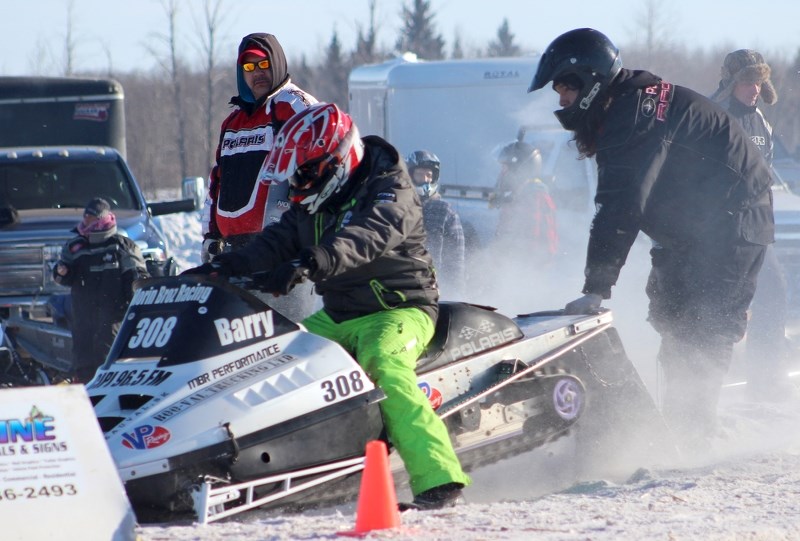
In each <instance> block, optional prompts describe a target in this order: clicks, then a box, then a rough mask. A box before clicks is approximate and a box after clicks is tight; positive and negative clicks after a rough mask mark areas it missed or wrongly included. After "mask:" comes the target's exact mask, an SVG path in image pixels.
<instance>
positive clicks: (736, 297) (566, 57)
mask: <svg viewBox="0 0 800 541" xmlns="http://www.w3.org/2000/svg"><path fill="white" fill-rule="evenodd" d="M551 81H552V83H553V89H554V90H555V91H556V92H557V93H558V94H559V104H560V106H561V107H562V109H560V110H558V111H556V113H555V114H556V117H557V118H558V119H559V121H560V122H561V124H562V125H563V126H564V127H565V128H566V129H568V130H571V131H573V132H575V140H576V143H577V145H578V148H579V150H580V151H581V153H582V154H583V155H584V156H595V157H596V160H597V167H598V183H597V194H596V197H595V203H596V206H597V212H596V215H595V217H594V220H593V223H592V229H591V233H590V237H589V246H588V252H587V259H586V269H585V275H586V280H585V284H584V288H583V293H584V294H585V295H584V296H583V297H581V298H579V299H577V300H575V301H573V302H570V303H569V304H567V306H566V309H565V310H566V312H567V313H590V312H592V311H594V310H596V309H597V308H599V306H600V304H601V301H602V299H608V298H610V296H611V287H612V286H613V285H614V284H615V283H616V281H617V278H618V276H619V272H620V269H621V267H622V265H623V264H624V263H625V260H626V258H627V256H628V252H629V250H630V248H631V245H632V244H633V242H634V240H635V238H636V236H637V234H638V233H639V231H642V232H644V233H645V234H647V235H648V236H649V237H650V238H651V239H652V240H653V243H654V244H653V249H652V250H651V256H652V270H651V274H650V277H649V280H648V284H647V294H648V296H649V298H650V309H649V320H650V322H651V324H652V325H653V327H654V328H655V329H656V330H657V331H658V332H659V334H660V335H661V338H662V341H661V349H660V351H659V361H660V363H661V366H662V369H663V373H664V376H665V382H666V389H665V392H664V405H663V407H664V413H665V415H666V417H667V420H668V421H669V422H670V423H671V425H672V426H673V428H674V429H676V431H679V432H680V433H681V434H682V435H684V436H687V438H688V439H689V440H690V441H689V443H691V442H692V441H693V442H695V443H697V442H698V441H699V440H702V439H703V438H704V437H707V436H708V435H710V433H711V432H712V431H713V429H714V426H715V421H716V406H717V402H718V398H719V391H720V388H721V384H722V380H723V377H724V375H725V373H726V372H727V369H728V366H729V364H730V361H731V355H732V349H733V344H734V343H735V342H737V341H739V340H740V339H741V338H742V336H743V334H744V331H745V328H746V325H747V318H746V310H747V308H748V305H749V304H750V300H751V299H752V298H753V293H754V291H755V284H756V278H757V274H758V271H759V268H760V267H761V264H762V261H763V259H764V252H765V250H766V246H767V245H768V244H770V243H771V242H773V237H774V222H773V212H772V195H771V190H770V184H771V179H770V172H769V170H768V168H767V165H766V163H765V162H764V160H763V158H762V157H761V156H760V155H759V153H758V150H757V149H756V147H755V146H754V145H752V144H751V143H750V141H749V139H748V136H747V134H746V133H745V132H744V130H743V129H742V127H741V125H740V124H739V123H738V122H737V121H736V120H735V119H733V118H732V117H731V116H730V115H729V114H728V113H727V112H726V111H724V110H723V109H722V108H720V107H719V106H717V105H716V104H714V103H713V102H711V101H710V100H709V99H708V98H706V97H703V96H701V95H699V94H697V93H695V92H693V91H691V90H689V89H687V88H683V87H680V86H675V85H672V84H670V83H668V82H666V81H663V80H661V78H660V77H657V76H656V75H653V74H652V73H648V72H646V71H631V70H627V69H623V68H622V63H621V61H620V58H619V51H618V49H617V48H616V47H615V46H614V44H613V43H612V42H611V41H610V40H609V39H608V38H607V37H606V36H604V35H603V34H602V33H600V32H597V31H596V30H592V29H588V28H584V29H578V30H572V31H570V32H567V33H565V34H563V35H561V36H559V37H558V38H556V39H555V40H554V41H553V43H551V44H550V46H549V47H548V48H547V50H546V51H545V53H544V54H543V55H542V59H541V61H540V63H539V67H538V69H537V72H536V75H535V76H534V79H533V82H532V84H531V88H530V90H531V91H533V90H537V89H540V88H542V87H544V86H545V85H546V84H548V83H549V82H551Z"/></svg>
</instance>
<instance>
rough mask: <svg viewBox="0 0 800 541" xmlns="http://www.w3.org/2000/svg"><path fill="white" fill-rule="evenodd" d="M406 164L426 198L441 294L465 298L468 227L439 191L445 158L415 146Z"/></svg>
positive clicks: (424, 207)
mask: <svg viewBox="0 0 800 541" xmlns="http://www.w3.org/2000/svg"><path fill="white" fill-rule="evenodd" d="M406 166H407V167H408V174H409V175H410V176H411V181H412V182H413V183H414V187H415V188H416V190H417V194H418V195H419V198H420V199H421V200H422V218H423V221H424V224H425V235H426V238H427V240H426V242H425V247H426V248H427V249H428V252H430V254H431V257H432V258H433V264H434V268H435V269H436V279H437V281H438V282H439V288H440V289H441V298H442V299H444V300H456V301H458V300H464V285H465V284H464V282H465V266H464V230H463V228H462V227H461V219H460V218H459V216H458V213H457V212H456V211H455V210H453V207H451V206H450V203H448V202H447V201H445V200H444V199H442V196H441V195H440V194H439V172H440V170H441V162H440V161H439V158H438V157H437V156H436V154H434V153H433V152H430V151H428V150H415V151H414V152H412V153H411V154H409V155H408V157H407V158H406Z"/></svg>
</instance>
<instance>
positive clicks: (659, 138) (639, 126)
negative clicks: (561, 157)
mask: <svg viewBox="0 0 800 541" xmlns="http://www.w3.org/2000/svg"><path fill="white" fill-rule="evenodd" d="M610 94H611V97H612V103H611V105H610V107H609V109H608V111H607V116H606V118H605V122H604V124H603V126H602V127H601V131H600V134H599V137H598V140H597V154H596V160H597V167H598V182H597V195H596V197H595V203H596V205H597V213H596V215H595V217H594V220H593V222H592V230H591V234H590V238H589V248H588V253H587V264H586V271H585V273H586V282H585V285H584V289H583V291H584V293H597V294H600V295H602V296H603V298H609V297H610V296H611V286H613V285H614V284H615V283H616V280H617V278H618V276H619V272H620V269H621V267H622V265H623V264H624V263H625V259H626V258H627V256H628V252H629V251H630V248H631V245H632V244H633V242H634V240H635V239H636V236H637V234H638V233H639V231H642V232H644V233H646V234H647V235H648V236H649V237H650V238H651V239H653V240H654V241H656V242H657V243H659V244H661V245H663V246H665V247H672V246H685V245H696V246H703V245H714V244H717V243H739V242H749V243H753V244H761V245H765V244H769V243H771V242H773V240H774V219H773V212H772V194H771V191H770V184H771V180H770V173H769V170H768V168H767V166H766V163H765V162H764V160H763V159H762V158H761V156H759V154H758V151H757V149H756V147H755V146H753V145H751V144H750V142H749V140H748V139H749V137H748V135H747V134H746V133H745V131H744V130H743V129H742V127H741V125H740V124H739V122H737V121H736V120H734V119H733V118H732V117H731V116H730V115H729V114H728V113H727V112H726V111H724V110H723V109H722V108H721V107H720V106H718V105H717V104H715V103H713V102H712V101H711V100H709V99H708V98H706V97H704V96H701V95H700V94H697V93H696V92H694V91H692V90H690V89H688V88H684V87H680V86H675V85H672V84H669V83H666V82H663V81H662V80H661V79H660V78H659V77H657V76H655V75H653V74H652V73H648V72H645V71H631V70H626V69H623V70H622V72H621V73H620V75H619V76H618V78H617V79H616V80H615V81H614V83H613V84H612V87H611V88H610Z"/></svg>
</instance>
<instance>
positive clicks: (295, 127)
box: [266, 103, 364, 214]
mask: <svg viewBox="0 0 800 541" xmlns="http://www.w3.org/2000/svg"><path fill="white" fill-rule="evenodd" d="M363 157H364V144H363V143H362V142H361V136H360V135H359V133H358V128H357V127H356V125H355V124H353V120H352V119H351V118H350V116H349V115H348V114H346V113H344V112H342V111H341V110H340V109H339V107H337V106H336V104H334V103H318V104H315V105H312V106H311V107H309V108H308V109H305V110H303V111H300V112H299V113H297V114H296V115H294V116H293V117H292V118H290V119H289V120H288V121H287V122H286V124H284V125H283V127H282V128H281V129H280V131H279V132H278V134H277V135H276V136H275V144H274V145H273V147H272V150H271V151H270V154H269V158H268V162H267V164H266V169H267V178H268V179H270V180H272V181H273V182H280V181H283V180H288V181H289V197H290V198H291V200H292V201H293V202H295V203H299V204H300V205H302V206H303V207H305V209H306V210H307V211H308V212H309V213H310V214H314V213H316V212H317V211H319V210H320V208H322V206H323V205H324V203H325V201H326V200H328V198H330V197H331V196H332V195H333V194H335V193H338V192H339V191H340V190H341V189H342V186H344V185H345V184H346V183H347V180H348V179H349V178H350V174H351V173H352V172H353V169H355V168H356V167H357V166H358V164H359V163H361V159H362V158H363Z"/></svg>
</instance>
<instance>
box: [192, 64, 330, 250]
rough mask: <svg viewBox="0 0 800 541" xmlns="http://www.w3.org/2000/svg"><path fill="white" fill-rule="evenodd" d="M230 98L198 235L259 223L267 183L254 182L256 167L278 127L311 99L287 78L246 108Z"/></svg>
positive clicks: (247, 229)
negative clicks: (262, 100) (265, 95)
mask: <svg viewBox="0 0 800 541" xmlns="http://www.w3.org/2000/svg"><path fill="white" fill-rule="evenodd" d="M233 103H235V104H237V105H238V107H236V108H235V109H234V110H233V112H231V114H230V115H228V117H227V118H226V119H225V121H224V122H223V123H222V129H221V133H220V143H219V146H218V147H217V163H216V165H215V166H214V167H213V169H212V170H211V174H210V176H209V182H208V186H209V189H208V196H207V198H206V202H205V208H204V211H203V219H202V221H203V234H204V235H205V236H209V237H214V238H227V237H231V236H235V235H246V234H253V233H258V232H259V231H261V230H262V229H263V228H264V225H265V223H264V219H265V206H266V203H267V193H268V191H269V184H268V183H265V182H259V181H258V177H259V171H260V170H261V166H262V164H263V163H264V161H265V160H266V158H267V156H268V155H269V152H270V150H271V149H272V144H273V139H274V136H275V133H276V132H277V131H278V129H279V128H280V126H282V125H283V123H285V122H286V121H287V120H289V118H291V117H292V115H294V114H295V113H297V112H299V111H302V110H304V109H306V108H307V107H308V106H309V105H313V104H315V103H317V100H316V99H315V98H314V97H313V96H311V95H310V94H308V93H307V92H305V91H304V90H302V89H300V88H299V87H298V86H297V85H295V84H293V83H292V82H291V81H290V80H289V79H287V80H286V82H285V83H284V84H282V85H281V86H279V87H278V88H277V89H276V90H275V91H274V92H273V93H272V94H270V95H269V96H267V98H266V100H265V101H264V102H263V103H260V104H257V105H255V106H253V107H252V109H251V110H250V111H248V109H249V108H248V107H247V105H248V104H247V103H244V102H240V101H237V100H236V99H235V98H234V100H233Z"/></svg>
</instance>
